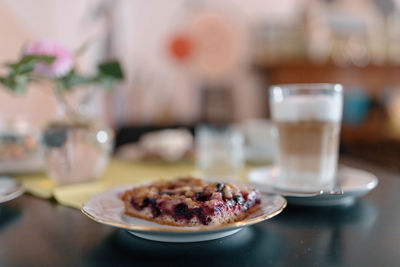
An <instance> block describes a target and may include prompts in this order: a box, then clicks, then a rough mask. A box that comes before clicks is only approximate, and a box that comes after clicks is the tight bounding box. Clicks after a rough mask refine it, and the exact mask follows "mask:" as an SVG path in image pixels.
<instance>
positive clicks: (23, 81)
mask: <svg viewBox="0 0 400 267" xmlns="http://www.w3.org/2000/svg"><path fill="white" fill-rule="evenodd" d="M0 82H1V83H2V84H3V85H4V86H6V87H7V88H8V89H10V90H11V91H13V92H14V93H17V94H21V95H22V94H24V93H25V92H26V88H27V87H28V83H29V76H28V75H26V74H21V75H16V76H13V77H7V78H1V79H0Z"/></svg>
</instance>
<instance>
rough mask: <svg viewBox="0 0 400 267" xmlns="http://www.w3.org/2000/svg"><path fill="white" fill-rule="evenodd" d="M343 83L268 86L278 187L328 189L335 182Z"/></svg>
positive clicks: (302, 189)
mask: <svg viewBox="0 0 400 267" xmlns="http://www.w3.org/2000/svg"><path fill="white" fill-rule="evenodd" d="M342 106H343V87H342V86H341V85H340V84H292V85H276V86H272V87H271V88H270V109H271V116H272V120H273V121H274V124H275V125H276V128H277V133H278V151H277V164H278V168H279V178H278V181H277V187H280V188H283V189H287V190H294V191H316V190H321V189H322V190H329V189H332V187H333V186H334V185H335V184H336V169H337V161H338V150H339V133H340V125H341V119H342Z"/></svg>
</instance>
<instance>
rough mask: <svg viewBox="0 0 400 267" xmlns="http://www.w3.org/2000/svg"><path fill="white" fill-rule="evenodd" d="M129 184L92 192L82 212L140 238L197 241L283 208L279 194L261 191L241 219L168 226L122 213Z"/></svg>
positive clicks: (225, 233) (224, 233) (229, 232)
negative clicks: (255, 206) (250, 210)
mask: <svg viewBox="0 0 400 267" xmlns="http://www.w3.org/2000/svg"><path fill="white" fill-rule="evenodd" d="M132 187H133V186H128V187H126V186H125V187H118V188H114V189H111V190H109V191H106V192H103V193H100V194H97V195H94V196H93V197H91V198H90V199H89V200H88V201H87V202H86V203H85V204H84V205H83V207H82V212H83V213H84V214H85V215H87V216H88V217H89V218H91V219H92V220H94V221H96V222H99V223H102V224H105V225H109V226H112V227H117V228H121V229H125V230H128V231H129V232H130V233H132V234H133V235H136V236H139V237H141V238H145V239H150V240H154V241H162V242H198V241H206V240H212V239H217V238H222V237H225V236H228V235H232V234H234V233H236V232H239V231H240V230H241V229H242V228H243V227H246V226H249V225H252V224H256V223H259V222H262V221H265V220H267V219H270V218H272V217H274V216H275V215H278V214H279V213H280V212H281V211H282V210H283V209H284V208H285V207H286V200H285V198H283V197H282V196H279V195H275V194H263V195H262V198H261V204H260V207H259V209H257V210H256V211H254V212H253V213H252V214H250V215H249V216H248V217H247V218H245V219H244V220H241V221H238V222H235V223H231V224H224V225H219V226H202V227H179V226H170V225H163V224H158V223H155V222H151V221H147V220H143V219H140V218H136V217H131V216H127V215H125V214H124V210H125V209H124V203H123V202H122V200H121V199H120V196H121V195H122V193H123V192H124V191H125V190H126V189H130V188H132Z"/></svg>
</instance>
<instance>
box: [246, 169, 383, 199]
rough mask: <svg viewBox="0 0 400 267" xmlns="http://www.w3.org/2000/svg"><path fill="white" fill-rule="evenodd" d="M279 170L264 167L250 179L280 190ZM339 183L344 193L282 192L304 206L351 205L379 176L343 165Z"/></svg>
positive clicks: (368, 189)
mask: <svg viewBox="0 0 400 267" xmlns="http://www.w3.org/2000/svg"><path fill="white" fill-rule="evenodd" d="M278 175H279V171H278V169H277V168H276V167H272V166H271V167H262V168H257V169H253V170H252V171H250V172H249V175H248V178H249V181H250V182H251V183H252V184H254V185H255V187H257V188H259V189H260V190H262V191H271V189H272V191H274V192H279V189H278V188H276V180H277V179H278ZM337 180H338V185H339V186H340V188H341V189H342V190H343V194H330V193H323V194H320V195H315V196H290V195H287V194H285V193H282V195H284V196H285V197H286V199H287V200H288V203H289V204H295V205H304V206H333V205H349V204H352V203H353V202H354V201H355V199H356V198H359V197H362V196H364V195H366V194H367V193H368V192H369V191H371V190H372V189H374V188H375V187H376V186H377V185H378V178H377V177H376V176H375V175H373V174H372V173H369V172H367V171H363V170H359V169H354V168H350V167H346V166H341V167H340V168H339V169H338V173H337Z"/></svg>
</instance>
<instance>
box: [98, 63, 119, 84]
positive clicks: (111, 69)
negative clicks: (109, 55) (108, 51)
mask: <svg viewBox="0 0 400 267" xmlns="http://www.w3.org/2000/svg"><path fill="white" fill-rule="evenodd" d="M98 69H99V72H100V74H101V75H103V76H109V77H111V78H114V79H116V80H122V79H123V78H124V73H123V71H122V68H121V66H120V64H119V62H118V61H109V62H104V63H101V64H100V65H99V66H98Z"/></svg>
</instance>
